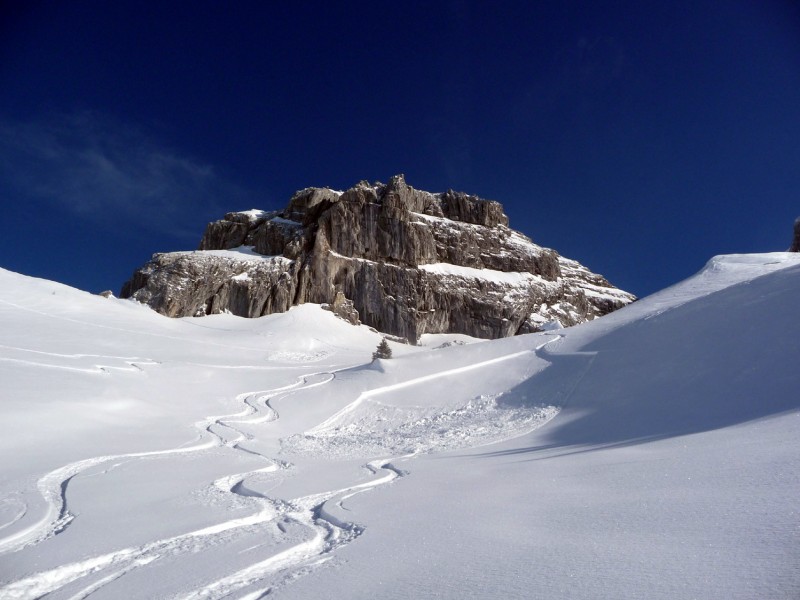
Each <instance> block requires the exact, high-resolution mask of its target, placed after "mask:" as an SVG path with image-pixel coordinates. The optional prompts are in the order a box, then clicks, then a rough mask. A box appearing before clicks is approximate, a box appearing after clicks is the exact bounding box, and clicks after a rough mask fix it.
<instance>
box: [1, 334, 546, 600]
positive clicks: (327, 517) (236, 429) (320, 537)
mask: <svg viewBox="0 0 800 600" xmlns="http://www.w3.org/2000/svg"><path fill="white" fill-rule="evenodd" d="M560 337H561V336H560V335H557V336H556V337H555V338H554V339H551V340H549V341H548V342H545V343H543V344H541V345H540V346H539V347H537V348H536V349H535V350H533V351H531V350H525V351H522V352H516V353H513V354H509V355H504V356H501V357H498V358H494V359H490V360H488V361H482V362H479V363H474V364H470V365H466V366H464V367H459V368H456V369H450V370H447V371H443V372H437V373H433V374H430V375H425V376H422V377H418V378H414V379H411V380H407V381H403V382H400V383H396V384H392V385H388V386H383V387H379V388H374V389H372V390H367V391H365V392H363V393H362V394H360V395H359V396H358V398H356V399H355V400H354V401H353V402H351V403H350V404H348V405H347V406H345V407H344V408H343V409H341V410H340V411H338V412H337V413H335V414H334V415H333V416H331V417H330V418H328V419H326V420H325V421H324V422H322V423H320V424H319V425H317V426H316V427H314V428H313V429H312V430H310V431H309V432H307V433H309V434H313V433H322V432H326V433H327V432H328V431H329V430H331V429H334V428H335V425H336V423H337V422H339V421H340V420H341V417H342V416H344V415H347V414H349V413H352V412H353V411H354V410H355V409H356V408H357V407H358V406H359V405H361V404H362V403H364V402H365V401H367V400H370V399H372V398H374V397H375V396H380V395H381V394H385V393H387V392H390V391H395V390H399V389H403V388H406V387H410V386H415V385H419V384H420V383H425V382H427V381H431V380H433V379H436V378H440V377H446V376H452V375H456V374H459V373H463V372H467V371H470V370H474V369H480V368H486V367H492V366H494V365H496V364H498V363H501V362H503V361H507V360H511V359H514V358H518V357H521V356H524V355H528V354H531V353H535V354H537V355H540V356H541V355H542V353H543V352H542V351H543V350H544V347H545V346H546V345H547V344H549V343H551V342H554V341H557V340H558V339H560ZM114 358H120V359H122V358H123V357H114ZM335 377H336V375H335V371H331V372H320V373H312V374H307V375H303V376H300V377H298V380H297V381H296V382H295V383H292V384H289V385H286V386H282V387H279V388H274V389H271V390H266V391H260V392H247V393H243V394H240V395H238V396H237V400H238V401H239V402H241V403H242V405H243V408H242V409H241V410H240V411H238V412H236V413H231V414H225V415H214V416H209V417H206V418H205V419H203V420H201V421H199V422H197V423H196V424H195V426H196V427H197V428H198V430H199V431H200V435H199V440H198V441H197V442H196V443H194V444H192V445H190V446H182V447H178V448H172V449H167V450H155V451H148V452H134V453H127V454H116V455H107V456H98V457H92V458H87V459H84V460H80V461H76V462H73V463H69V464H67V465H65V466H62V467H60V468H58V469H55V470H53V471H51V472H49V473H46V474H45V475H43V476H42V477H41V478H40V479H39V481H38V482H37V488H38V491H39V493H40V494H41V496H42V498H43V499H44V501H45V504H46V506H47V509H46V511H45V514H44V515H43V516H42V517H41V518H39V519H38V520H37V521H36V522H35V523H33V524H31V525H30V526H28V527H27V528H25V529H23V530H21V531H18V532H16V533H14V534H12V535H9V536H7V537H5V538H0V554H4V553H9V552H15V551H18V550H20V549H22V548H25V547H27V546H30V545H32V544H37V543H40V542H42V541H44V540H46V539H48V538H50V537H52V536H54V535H58V534H59V533H61V532H63V531H64V530H65V529H66V528H67V527H69V525H70V524H71V523H72V522H73V521H74V519H75V516H74V515H73V514H71V513H70V512H69V509H68V504H67V492H68V487H69V483H70V481H71V480H72V479H73V478H74V477H76V476H77V475H79V474H81V473H83V472H85V471H86V470H88V469H90V468H93V467H97V466H99V465H102V464H104V463H107V462H110V461H119V460H132V459H141V458H158V457H163V456H169V455H176V454H187V453H194V452H203V451H207V450H210V449H213V448H220V447H225V448H230V449H231V450H234V451H241V452H246V453H248V454H255V455H257V456H260V457H261V458H263V459H264V460H265V461H266V463H267V464H266V465H265V466H264V467H262V468H259V469H254V470H251V471H247V472H244V473H236V474H232V475H226V476H224V477H221V478H219V479H217V480H216V481H214V482H212V484H211V485H212V486H213V488H214V489H216V490H217V491H219V492H221V493H224V494H234V495H236V496H239V497H241V498H245V499H246V501H247V502H248V503H251V504H252V505H253V506H254V507H255V508H257V510H256V512H254V513H252V514H250V515H249V516H245V517H238V518H235V519H231V520H228V521H223V522H221V523H218V524H216V525H211V526H208V527H204V528H201V529H198V530H195V531H190V532H188V533H183V534H180V535H176V536H172V537H168V538H164V539H159V540H155V541H153V542H149V543H146V544H143V545H141V546H137V547H129V548H123V549H120V550H115V551H112V552H108V553H106V554H102V555H97V556H93V557H89V558H85V559H82V560H80V561H77V562H73V563H70V564H65V565H62V566H59V567H56V568H54V569H51V570H48V571H44V572H39V573H35V574H33V575H30V576H27V577H24V578H22V579H19V580H16V581H12V582H8V583H5V584H2V587H0V597H2V598H9V599H15V600H16V599H32V598H39V597H41V596H43V595H46V594H49V593H52V592H54V591H57V590H61V589H62V588H64V587H65V586H68V585H70V584H73V583H74V582H77V581H78V580H80V579H82V578H84V577H88V576H90V575H94V576H95V577H96V579H94V580H93V581H91V582H87V585H85V587H83V588H82V589H80V590H79V591H77V592H75V593H73V595H72V596H70V600H83V599H84V598H87V597H89V596H91V595H92V594H94V593H95V592H97V591H98V590H100V589H102V588H103V587H104V586H106V585H107V584H109V583H112V582H114V581H116V580H117V579H119V578H121V577H123V576H124V575H126V574H127V573H129V572H131V571H133V570H135V569H138V568H140V567H143V566H146V565H149V564H151V563H153V562H155V561H157V560H159V559H161V558H164V557H168V556H176V555H181V554H185V553H191V552H197V551H202V550H203V549H205V548H208V547H211V546H214V545H218V544H220V543H225V542H232V541H234V540H236V539H237V538H238V537H240V536H242V535H246V534H253V533H257V532H258V531H259V530H260V528H264V527H265V526H267V524H270V523H271V524H272V525H273V526H277V527H278V528H279V529H280V530H281V531H282V532H286V530H287V527H286V526H287V525H294V526H295V527H298V526H299V527H300V528H304V529H306V530H308V531H309V532H310V535H309V536H308V537H307V538H306V539H303V540H302V541H299V542H298V543H296V544H294V545H292V546H290V547H288V548H285V549H283V550H281V551H279V552H277V553H275V554H273V555H271V556H268V557H266V558H264V559H262V560H260V561H257V562H255V563H253V564H251V565H249V566H247V567H245V568H242V569H239V570H237V571H234V572H232V573H230V574H227V575H225V576H224V577H221V578H219V579H217V580H214V581H209V582H204V583H203V584H202V585H201V586H199V587H198V588H197V589H195V590H192V591H188V592H184V593H183V594H182V595H178V596H176V598H179V599H180V600H200V599H207V598H223V597H227V596H229V595H231V594H234V593H236V592H242V593H244V595H243V596H242V597H243V598H253V599H255V598H259V597H261V596H262V595H264V594H267V593H270V592H272V591H274V590H276V589H278V588H280V587H282V586H283V585H285V584H287V583H289V582H291V581H292V580H293V579H295V578H296V577H297V576H299V575H300V574H302V573H304V572H306V571H308V570H309V569H313V568H314V567H316V566H319V565H321V564H322V563H324V562H326V561H327V560H329V559H330V558H331V553H332V552H334V551H335V550H336V549H338V548H340V547H341V546H343V545H345V544H347V543H349V542H351V541H353V540H354V539H356V538H357V537H359V536H360V535H361V534H362V533H363V528H362V527H361V526H359V525H357V524H355V523H352V522H349V521H347V520H344V519H342V518H340V517H339V516H337V514H338V515H341V514H342V513H343V512H346V511H347V509H346V508H345V507H344V504H343V503H344V502H345V501H346V500H347V499H349V498H351V497H353V496H354V495H356V494H360V493H363V492H366V491H369V490H371V489H374V488H375V487H378V486H381V485H385V484H388V483H391V482H392V481H394V480H395V479H397V478H398V477H402V476H403V475H404V472H403V471H401V470H400V469H398V468H396V467H395V466H394V465H393V464H392V461H393V460H397V459H402V458H408V457H410V456H413V455H414V454H416V453H417V452H419V450H418V449H416V450H412V451H411V453H407V452H408V451H407V450H406V451H403V454H401V455H400V456H398V457H396V458H394V459H392V458H386V459H380V460H372V461H369V462H368V463H367V464H366V465H365V468H366V469H368V470H369V472H370V473H371V474H372V475H373V477H372V479H370V480H369V481H366V482H363V483H359V484H354V485H352V486H348V487H344V488H340V489H335V490H329V491H326V492H321V493H317V494H312V495H308V496H303V497H300V498H295V499H293V500H290V501H281V500H276V499H272V498H269V497H267V496H264V495H263V494H261V493H258V492H255V491H251V490H249V489H247V488H246V486H245V485H244V481H245V479H246V478H248V477H250V476H252V475H255V474H258V473H271V472H277V471H279V470H282V469H288V468H290V467H291V465H289V464H287V463H285V462H282V461H279V460H277V459H273V458H270V457H267V456H265V455H262V454H260V453H258V452H255V451H253V450H250V449H248V448H245V447H243V446H242V445H241V444H242V443H243V442H246V441H247V440H249V439H251V437H252V436H250V435H249V434H247V433H246V432H245V431H244V430H243V428H242V427H241V426H243V425H259V424H265V423H269V422H272V421H275V420H277V419H278V418H279V415H278V413H277V411H276V410H275V409H274V408H273V407H272V405H271V404H270V401H271V400H273V399H275V398H277V397H283V396H285V395H288V394H292V393H295V392H297V391H299V390H306V389H309V388H313V387H317V386H322V385H325V384H327V383H329V382H330V381H333V380H334V379H335ZM549 408H552V407H549ZM471 410H472V404H469V405H468V406H467V407H465V408H464V409H463V410H461V411H454V413H459V414H458V415H456V417H455V418H461V414H462V413H463V412H464V411H467V412H469V411H471ZM556 412H557V410H556V411H555V412H552V411H551V412H549V413H546V414H543V415H537V416H535V418H534V423H533V425H529V426H528V429H532V428H536V427H538V426H541V425H542V424H544V423H545V422H546V421H548V420H549V419H550V418H552V417H553V416H554V415H555V413H556ZM514 431H515V433H514V435H518V434H520V433H521V431H516V430H514ZM510 432H511V429H509V430H508V431H506V433H510ZM373 456H374V454H373ZM20 508H21V511H20V516H19V517H17V519H16V520H19V519H21V518H22V516H23V515H24V514H25V511H26V510H27V509H28V507H27V506H23V507H20ZM259 586H266V587H264V588H263V589H260V590H255V591H254V590H253V588H254V587H259ZM246 588H249V589H246Z"/></svg>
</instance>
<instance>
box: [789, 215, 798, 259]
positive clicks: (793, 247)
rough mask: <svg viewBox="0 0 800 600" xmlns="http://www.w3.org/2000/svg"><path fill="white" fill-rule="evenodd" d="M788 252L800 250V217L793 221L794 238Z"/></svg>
mask: <svg viewBox="0 0 800 600" xmlns="http://www.w3.org/2000/svg"><path fill="white" fill-rule="evenodd" d="M789 252H800V217H797V219H795V221H794V238H793V239H792V245H791V246H790V247H789Z"/></svg>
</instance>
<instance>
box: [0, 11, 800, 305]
mask: <svg viewBox="0 0 800 600" xmlns="http://www.w3.org/2000/svg"><path fill="white" fill-rule="evenodd" d="M0 34H1V35H0V197H2V198H3V210H4V217H3V218H4V221H5V222H6V223H8V224H9V227H7V230H6V232H5V235H4V236H3V238H2V240H0V264H2V266H3V267H5V268H9V269H12V270H15V271H19V272H22V273H25V274H29V275H33V276H38V277H44V278H48V279H54V280H57V281H61V282H64V283H67V284H70V285H73V286H77V287H79V288H82V289H86V290H89V291H93V292H99V291H101V290H103V289H112V290H113V291H114V292H118V291H119V287H120V286H121V285H122V283H123V282H124V281H125V280H126V279H127V278H128V277H130V274H131V273H132V272H133V270H134V269H135V268H136V267H137V266H138V265H140V264H141V263H143V262H144V261H146V260H147V259H148V258H149V257H150V255H151V254H152V253H154V252H166V251H171V250H191V249H194V248H196V247H197V243H198V242H199V240H200V237H201V235H202V232H203V228H204V227H205V225H206V224H207V223H208V222H209V221H213V220H216V219H219V218H221V217H222V216H223V214H224V213H226V212H229V211H236V210H247V209H250V208H259V209H265V210H275V209H280V208H282V207H283V206H285V204H286V202H287V201H288V199H289V198H290V197H291V195H292V194H293V193H294V191H295V190H297V189H301V188H304V187H308V186H330V187H333V188H336V189H345V188H347V187H350V186H352V185H353V184H354V183H356V182H357V181H359V180H361V179H367V180H370V181H375V180H381V181H386V180H387V179H388V178H389V177H391V176H392V175H394V174H396V173H405V175H406V177H407V179H408V180H409V181H410V182H412V183H413V184H414V185H415V186H417V187H419V188H420V189H426V190H431V191H445V190H447V189H450V188H452V189H455V190H458V191H464V192H467V193H470V194H476V195H479V196H481V197H484V198H487V199H491V200H497V201H499V202H501V203H503V205H504V207H505V209H506V212H507V214H508V215H509V217H510V224H511V226H512V227H514V228H515V229H518V230H520V231H522V232H523V233H525V234H526V235H528V236H530V237H531V238H532V239H533V240H534V242H536V243H538V244H540V245H542V246H546V247H549V248H553V249H555V250H557V251H558V252H560V253H562V254H563V255H565V256H569V257H571V258H575V259H576V260H579V261H580V262H582V263H583V264H585V265H587V266H588V267H589V268H591V269H592V270H593V271H596V272H599V273H602V274H603V275H605V276H606V277H607V278H608V279H609V280H610V281H611V282H612V283H613V284H614V285H616V286H618V287H620V288H621V289H624V290H626V291H630V292H632V293H634V294H637V295H639V296H644V295H647V294H648V293H652V292H654V291H656V290H658V289H661V288H663V287H665V286H666V285H670V284H672V283H675V282H677V281H679V280H681V279H683V278H685V277H687V276H688V275H690V274H691V273H693V272H695V271H696V270H697V269H699V268H700V267H701V266H702V265H703V264H704V262H705V261H706V260H707V259H708V257H709V256H712V255H715V254H723V253H731V252H764V251H775V250H778V251H780V250H784V249H786V248H787V247H788V245H789V243H790V241H791V223H792V221H793V220H794V218H795V217H796V216H797V213H798V209H797V202H796V198H797V190H798V189H800V174H799V173H798V172H797V169H796V164H797V163H798V160H800V142H798V140H800V114H799V113H798V111H797V110H796V106H798V105H800V12H799V10H798V8H797V6H796V5H795V4H794V3H790V2H782V1H777V0H776V1H768V2H760V3H751V2H745V1H739V0H736V1H734V2H731V3H729V4H728V5H727V6H726V10H725V11H721V10H720V9H719V7H718V5H717V4H716V3H714V2H711V1H709V0H702V1H700V2H692V3H688V2H687V3H680V2H679V3H666V2H665V3H647V5H646V6H645V5H641V4H640V3H631V4H629V5H626V4H624V3H623V4H615V5H607V6H597V5H586V6H581V5H580V4H577V3H574V4H573V3H563V4H561V3H559V4H557V5H553V4H545V3H522V2H508V3H504V4H503V5H502V6H500V7H489V6H487V5H484V4H482V3H474V2H450V3H441V4H436V5H434V6H430V5H421V4H414V3H409V4H407V5H404V6H402V7H396V6H388V5H375V3H366V2H364V3H358V2H357V3H348V6H347V7H340V6H331V5H325V4H322V3H314V2H311V3H306V4H302V5H300V4H298V5H292V6H283V7H275V6H264V5H261V4H258V3H242V4H238V5H237V8H236V9H233V8H230V7H224V6H220V5H218V4H216V3H211V2H199V3H195V4H193V6H192V8H191V9H187V8H186V7H185V5H180V4H178V3H169V2H168V3H164V4H162V5H159V6H158V7H155V6H147V7H142V6H141V5H140V4H138V3H133V2H127V1H121V2H115V3H113V4H109V3H103V2H85V3H80V5H76V4H63V3H56V2H42V3H22V2H17V3H14V2H12V3H4V5H3V8H2V9H0Z"/></svg>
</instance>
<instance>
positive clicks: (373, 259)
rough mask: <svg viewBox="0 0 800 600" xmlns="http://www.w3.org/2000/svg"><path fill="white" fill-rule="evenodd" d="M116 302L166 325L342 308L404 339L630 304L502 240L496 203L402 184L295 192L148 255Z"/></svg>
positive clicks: (504, 228)
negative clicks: (138, 305)
mask: <svg viewBox="0 0 800 600" xmlns="http://www.w3.org/2000/svg"><path fill="white" fill-rule="evenodd" d="M121 295H122V297H132V298H134V299H136V300H138V301H140V302H145V303H147V304H148V305H150V306H151V307H152V308H154V309H155V310H157V311H159V312H161V313H163V314H165V315H168V316H173V317H178V316H199V315H204V314H213V313H218V312H223V311H229V312H231V313H233V314H236V315H240V316H244V317H258V316H262V315H265V314H270V313H272V312H282V311H285V310H288V309H289V308H290V307H291V306H293V305H295V304H301V303H305V302H314V303H320V304H328V305H334V304H335V305H336V306H337V307H340V306H343V305H344V303H345V302H346V303H347V306H348V314H349V317H348V319H349V320H351V321H352V322H358V321H359V320H360V321H361V322H363V323H365V324H367V325H370V326H372V327H374V328H376V329H378V330H379V331H382V332H384V333H388V334H392V335H396V336H400V337H405V338H407V339H409V340H410V341H411V342H415V341H416V340H417V339H418V338H419V336H420V335H422V334H425V333H443V332H452V333H465V334H468V335H473V336H476V337H482V338H497V337H505V336H509V335H514V334H517V333H525V332H530V331H536V330H537V329H539V328H541V327H543V326H545V325H547V324H550V325H548V326H568V325H573V324H575V323H578V322H581V321H585V320H589V319H593V318H595V317H597V316H600V315H602V314H605V313H608V312H610V311H612V310H615V309H617V308H620V307H621V306H624V305H625V304H627V303H629V302H631V301H632V300H633V299H634V297H633V296H632V295H631V294H628V293H626V292H623V291H621V290H618V289H616V288H614V287H613V286H612V285H611V284H610V283H608V281H606V280H605V279H604V278H603V277H602V276H600V275H597V274H595V273H592V272H590V271H589V270H588V269H586V268H585V267H583V266H582V265H580V264H579V263H577V262H575V261H571V260H569V259H565V258H563V257H561V256H559V254H558V253H557V252H555V251H554V250H550V249H547V248H542V247H540V246H538V245H536V244H534V243H533V242H532V241H531V240H530V239H529V238H527V237H526V236H524V235H522V234H521V233H519V232H517V231H514V230H513V229H510V228H509V227H508V217H507V216H506V215H505V213H504V212H503V207H502V205H501V204H500V203H499V202H495V201H493V200H484V199H482V198H479V197H477V196H473V195H470V194H465V193H462V192H455V191H452V190H448V191H446V192H443V193H436V194H434V193H430V192H425V191H421V190H416V189H414V188H413V187H411V186H410V185H408V184H407V183H406V181H405V178H404V177H403V175H395V176H394V177H392V178H391V179H390V180H389V182H388V183H386V184H383V183H374V184H373V183H369V182H366V181H361V182H359V183H357V184H356V185H354V186H353V187H352V188H350V189H348V190H346V191H337V190H332V189H329V188H306V189H303V190H299V191H298V192H296V193H295V194H294V195H293V196H292V197H291V198H290V200H289V202H288V204H287V206H286V208H285V209H283V210H281V211H272V212H268V211H262V210H249V211H243V212H231V213H228V214H226V215H225V217H224V218H223V219H221V220H219V221H215V222H213V223H210V224H209V225H208V227H207V228H206V231H205V233H204V235H203V237H202V240H201V242H200V248H199V250H198V251H195V252H173V253H168V254H156V255H154V256H153V258H152V260H151V261H150V262H148V263H147V264H145V265H144V266H143V267H141V268H140V269H138V270H137V271H136V272H135V273H134V275H133V277H132V279H131V280H130V281H128V282H127V283H126V284H125V286H124V287H123V290H122V294H121Z"/></svg>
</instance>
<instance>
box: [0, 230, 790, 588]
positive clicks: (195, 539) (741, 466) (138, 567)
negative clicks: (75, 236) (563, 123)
mask: <svg viewBox="0 0 800 600" xmlns="http://www.w3.org/2000/svg"><path fill="white" fill-rule="evenodd" d="M257 216H258V215H254V218H256V217H257ZM220 252H232V253H235V254H237V255H238V256H241V255H245V256H246V255H248V253H249V250H248V249H247V248H240V249H236V250H233V251H220ZM254 259H255V257H254ZM427 268H430V269H439V268H441V267H439V266H436V265H429V266H427ZM472 271H479V270H470V272H468V273H467V272H462V271H459V272H457V273H456V272H453V273H451V274H452V275H453V276H457V277H465V276H469V277H474V276H478V277H483V278H490V279H491V278H492V277H494V276H495V275H494V273H492V272H486V271H485V270H484V271H483V272H480V273H478V274H476V273H472ZM244 275H245V274H243V275H239V276H237V277H244ZM798 295H800V255H797V254H789V253H772V254H759V255H730V256H720V257H716V258H714V259H712V260H711V261H709V263H708V264H707V265H706V266H705V268H703V269H702V270H701V271H700V272H699V273H698V274H697V275H695V276H694V277H692V278H690V279H688V280H686V281H684V282H681V283H679V284H676V285H675V286H672V287H670V288H668V289H666V290H664V291H662V292H659V293H657V294H655V295H653V296H650V297H648V298H645V299H642V300H640V301H638V302H635V303H633V304H631V305H630V306H628V307H626V308H624V309H622V310H620V311H617V312H615V313H613V314H611V315H608V316H606V317H603V318H601V319H597V320H595V321H591V322H589V323H585V324H582V325H579V326H575V327H571V328H566V329H559V328H556V327H547V328H546V329H547V331H543V332H541V333H537V334H531V335H525V336H517V337H514V338H508V339H502V340H495V341H480V340H475V339H473V338H468V337H467V336H460V335H452V336H448V335H436V336H423V339H422V340H421V344H420V346H416V347H412V346H407V345H402V344H397V343H394V342H390V344H391V346H392V351H393V356H394V358H392V359H386V360H376V361H372V360H371V355H372V352H373V351H374V350H375V348H376V346H377V345H378V343H379V342H380V340H381V335H380V334H379V333H377V332H375V331H372V330H370V329H369V328H367V327H363V326H362V327H354V326H352V325H349V324H348V323H345V322H344V321H342V320H339V319H337V318H336V317H335V316H334V315H333V314H332V313H330V312H328V311H325V310H322V309H321V308H320V307H319V306H316V305H302V306H298V307H295V308H292V309H291V310H290V311H288V312H286V313H283V314H276V315H270V316H267V317H263V318H260V319H242V318H238V317H234V316H232V315H226V314H221V315H214V316H207V317H203V318H185V319H168V318H166V317H163V316H161V315H159V314H157V313H155V312H153V311H151V310H150V309H148V308H147V307H145V306H142V305H139V304H137V303H135V302H132V301H125V300H118V299H116V298H113V297H112V298H103V297H100V296H94V295H91V294H88V293H85V292H81V291H78V290H75V289H72V288H69V287H66V286H63V285H60V284H57V283H53V282H50V281H45V280H40V279H34V278H30V277H25V276H22V275H18V274H15V273H11V272H9V271H4V270H0V324H1V326H0V419H1V420H0V422H2V424H3V435H2V436H0V461H1V462H0V464H1V465H2V471H1V472H0V598H3V599H6V598H9V599H17V598H40V597H43V596H46V597H47V598H53V599H83V598H93V599H95V598H96V599H110V598H142V599H145V598H147V599H152V598H182V599H199V598H239V599H245V598H246V599H253V600H254V599H256V598H261V597H264V596H265V595H268V597H271V596H272V595H275V596H278V597H283V598H298V599H301V598H302V599H315V598H319V599H323V598H325V599H329V598H332V597H333V598H363V599H366V598H370V599H371V598H398V599H399V598H452V599H463V598H542V599H561V598H563V599H566V598H570V599H576V598H578V599H580V598H584V599H590V598H617V599H623V598H631V599H632V598H648V599H650V598H656V599H670V600H672V599H684V598H685V599H689V598H703V599H717V598H718V599H723V598H724V599H730V598H743V599H744V598H747V599H753V598H785V599H796V598H798V597H800V569H799V568H798V565H800V511H799V510H798V505H797V498H798V497H800V445H798V442H797V440H798V434H800V394H798V392H797V390H798V388H800V369H798V367H797V365H798V364H800V361H799V359H800V328H799V327H798V319H797V310H796V302H797V298H798Z"/></svg>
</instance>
